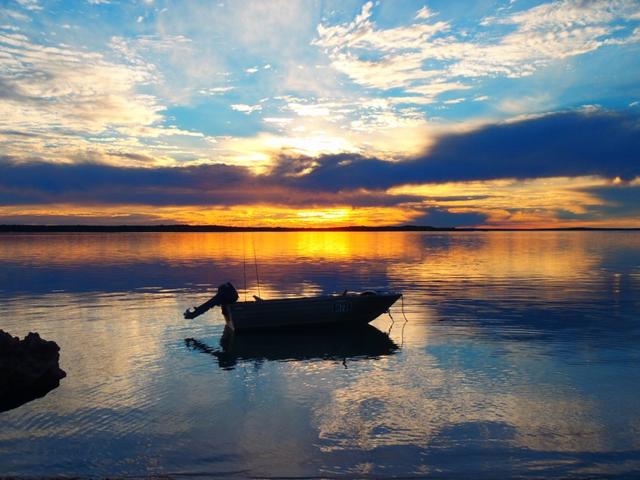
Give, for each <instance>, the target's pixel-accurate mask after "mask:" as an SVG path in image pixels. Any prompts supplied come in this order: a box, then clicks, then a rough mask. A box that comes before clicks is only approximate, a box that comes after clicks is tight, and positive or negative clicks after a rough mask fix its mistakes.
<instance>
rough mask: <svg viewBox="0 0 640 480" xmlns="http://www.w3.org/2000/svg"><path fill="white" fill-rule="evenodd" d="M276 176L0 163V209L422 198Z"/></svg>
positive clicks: (377, 202)
mask: <svg viewBox="0 0 640 480" xmlns="http://www.w3.org/2000/svg"><path fill="white" fill-rule="evenodd" d="M282 179H283V177H281V176H279V175H273V174H272V175H263V176H255V175H252V174H250V173H249V172H248V170H246V169H245V168H242V167H237V166H229V165H201V166H194V167H184V168H167V167H164V168H132V167H125V168H121V167H114V166H109V165H100V164H80V165H54V164H49V163H41V162H40V163H24V164H15V163H8V162H6V161H5V162H0V204H2V205H28V204H51V203H79V204H92V203H93V204H144V205H156V206H167V205H208V206H211V205H242V204H255V203H269V204H274V205H285V206H301V207H307V206H316V205H338V204H340V205H345V204H347V205H352V206H355V207H359V206H392V205H398V204H400V203H407V202H419V201H421V200H422V197H417V196H412V195H389V194H386V193H384V192H371V191H365V190H362V189H354V190H349V191H345V192H341V193H339V194H337V193H334V192H330V191H319V192H314V193H313V194H312V195H310V194H309V192H306V191H304V190H302V189H300V188H296V186H295V185H289V186H287V185H283V183H286V182H282Z"/></svg>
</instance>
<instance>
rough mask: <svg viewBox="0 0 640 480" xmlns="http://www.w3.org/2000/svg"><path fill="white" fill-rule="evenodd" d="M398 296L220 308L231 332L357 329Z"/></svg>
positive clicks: (288, 300) (284, 301) (268, 302)
mask: <svg viewBox="0 0 640 480" xmlns="http://www.w3.org/2000/svg"><path fill="white" fill-rule="evenodd" d="M400 296H401V295H400V294H399V293H371V294H346V295H327V296H321V297H313V298H285V299H279V300H258V301H255V302H237V303H232V304H229V305H224V306H223V307H222V313H223V315H224V318H225V320H226V322H227V326H229V328H231V329H233V330H234V331H248V330H272V329H308V328H314V327H321V326H327V325H333V326H338V325H340V326H358V325H360V326H361V325H365V324H367V323H369V322H370V321H372V320H374V319H375V318H377V317H378V316H380V315H381V314H383V313H384V312H386V311H387V310H388V309H389V307H391V305H393V304H394V303H395V301H396V300H398V298H400Z"/></svg>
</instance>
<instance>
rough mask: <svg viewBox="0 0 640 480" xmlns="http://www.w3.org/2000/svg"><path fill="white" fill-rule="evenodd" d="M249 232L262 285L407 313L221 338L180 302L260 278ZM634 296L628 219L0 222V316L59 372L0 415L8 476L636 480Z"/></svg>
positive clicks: (634, 236) (639, 272)
mask: <svg viewBox="0 0 640 480" xmlns="http://www.w3.org/2000/svg"><path fill="white" fill-rule="evenodd" d="M253 245H255V247H256V252H257V257H258V267H259V270H260V280H261V294H262V296H263V297H265V298H273V297H276V296H298V295H315V294H320V293H329V292H336V291H343V290H344V289H345V288H348V289H350V290H359V289H371V288H381V289H397V290H402V291H403V292H404V295H405V296H404V313H405V314H406V317H407V319H408V323H406V325H405V324H404V319H403V315H402V311H401V310H402V309H401V307H402V305H401V303H400V302H398V304H396V305H395V306H394V307H393V308H392V315H393V318H394V320H395V323H392V320H391V319H390V318H389V317H388V316H383V317H381V318H379V319H378V320H376V321H374V322H373V327H372V328H371V329H368V330H366V331H364V332H361V333H358V334H356V335H355V336H354V335H353V334H343V335H335V334H322V335H317V336H315V337H310V336H308V335H307V336H299V335H298V336H295V335H283V336H267V337H259V336H258V337H246V338H235V339H233V342H232V343H231V344H228V345H227V344H225V345H221V339H222V337H223V326H224V325H223V319H222V317H221V315H220V312H219V311H215V312H211V313H208V314H207V315H205V316H203V317H200V318H198V319H197V320H195V321H185V320H183V318H182V312H183V311H184V310H185V309H186V308H187V307H190V306H193V305H194V304H196V303H199V302H201V301H203V300H205V299H206V298H208V296H209V295H210V294H211V293H212V291H213V290H214V289H215V287H216V286H217V285H218V284H220V283H223V282H226V281H232V282H233V283H234V284H235V285H236V286H237V287H238V289H239V291H240V296H241V298H244V297H245V295H246V296H247V297H248V298H251V295H252V294H254V293H257V285H256V282H255V276H254V270H253V268H254V266H253V262H252V260H253ZM245 263H248V264H247V278H246V283H247V285H246V291H245V278H244V275H243V265H244V264H245ZM639 307H640V234H638V233H635V232H491V233H489V232H478V233H458V232H456V233H437V232H434V233H418V232H408V233H402V232H393V233H383V232H379V233H365V232H357V233H355V232H354V233H340V232H335V233H312V232H306V233H255V234H248V233H247V234H242V233H126V234H30V235H20V234H3V235H0V328H2V329H4V330H7V331H9V332H11V333H12V334H13V335H20V336H23V335H25V334H26V333H28V332H29V331H38V332H40V334H41V335H42V336H43V337H45V338H48V339H52V340H55V341H56V342H58V344H59V345H60V346H61V366H62V368H63V369H64V370H66V371H67V374H68V376H67V378H65V379H64V380H63V381H62V383H61V385H60V387H59V388H57V389H55V390H53V391H52V392H50V393H49V394H48V395H47V396H45V397H44V398H42V399H38V400H36V401H33V402H30V403H27V404H25V405H23V406H21V407H19V408H17V409H14V410H11V411H8V412H4V413H0V475H11V476H30V477H33V476H49V475H50V476H56V475H68V476H83V477H95V478H98V477H104V476H107V475H109V476H152V475H168V476H170V477H183V476H184V477H191V476H193V475H196V476H197V475H203V476H213V475H218V476H222V477H232V476H237V477H242V478H243V477H247V476H254V477H278V476H289V477H296V476H297V477H304V476H315V477H321V478H332V477H338V478H341V477H345V478H351V477H353V476H359V477H375V478H378V477H387V476H388V477H392V476H405V477H419V478H422V477H432V478H508V477H518V478H540V477H545V478H553V477H556V478H591V477H594V476H595V477H603V476H611V477H615V478H625V477H627V478H637V477H638V476H639V475H640V403H639V402H638V400H637V399H638V397H639V394H640V387H639V386H640V368H638V366H639V361H640V318H639V314H638V312H639V311H640V308H639ZM386 332H389V335H388V336H387V334H386ZM185 339H193V340H186V341H185ZM223 343H224V342H223Z"/></svg>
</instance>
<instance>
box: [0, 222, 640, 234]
mask: <svg viewBox="0 0 640 480" xmlns="http://www.w3.org/2000/svg"><path fill="white" fill-rule="evenodd" d="M412 231H413V232H416V231H417V232H476V231H477V232H491V231H496V232H517V231H523V232H530V231H640V227H532V228H526V227H435V226H431V225H383V226H364V225H347V226H341V227H268V226H254V227H238V226H232V225H191V224H157V225H119V224H111V225H92V224H73V225H36V224H0V233H46V232H51V233H84V232H87V233H90V232H97V233H110V232H113V233H118V232H123V233H126V232H132V233H134V232H141V233H143V232H158V233H161V232H167V233H172V232H174V233H180V232H184V233H188V232H203V233H207V232H212V233H215V232H220V233H224V232H412Z"/></svg>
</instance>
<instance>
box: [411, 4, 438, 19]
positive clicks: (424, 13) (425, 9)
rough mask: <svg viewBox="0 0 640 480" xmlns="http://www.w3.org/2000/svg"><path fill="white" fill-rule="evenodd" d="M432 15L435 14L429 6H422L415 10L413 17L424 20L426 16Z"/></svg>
mask: <svg viewBox="0 0 640 480" xmlns="http://www.w3.org/2000/svg"><path fill="white" fill-rule="evenodd" d="M434 15H435V14H434V13H433V12H432V11H431V10H430V9H429V7H427V6H424V7H422V8H421V9H420V10H418V11H417V12H416V16H415V17H414V18H415V19H416V20H425V19H427V18H431V17H433V16H434Z"/></svg>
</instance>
